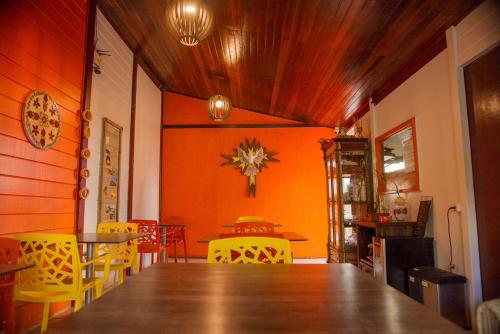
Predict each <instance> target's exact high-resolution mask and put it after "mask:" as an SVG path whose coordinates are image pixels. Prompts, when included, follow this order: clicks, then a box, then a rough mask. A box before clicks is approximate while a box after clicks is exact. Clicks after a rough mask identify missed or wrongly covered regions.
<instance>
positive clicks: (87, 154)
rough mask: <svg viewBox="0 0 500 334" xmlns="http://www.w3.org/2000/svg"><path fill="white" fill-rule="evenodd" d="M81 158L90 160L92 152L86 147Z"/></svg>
mask: <svg viewBox="0 0 500 334" xmlns="http://www.w3.org/2000/svg"><path fill="white" fill-rule="evenodd" d="M80 156H81V157H82V158H83V159H88V158H90V150H89V149H88V148H87V147H85V148H82V152H81V153H80Z"/></svg>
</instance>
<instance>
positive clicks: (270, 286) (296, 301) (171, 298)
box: [48, 264, 467, 334]
mask: <svg viewBox="0 0 500 334" xmlns="http://www.w3.org/2000/svg"><path fill="white" fill-rule="evenodd" d="M161 331H168V332H169V333H256V332H260V333H261V332H268V333H278V332H279V333H291V332H295V333H303V332H307V333H311V332H315V333H318V332H321V333H327V332H332V333H333V332H334V333H338V334H346V333H363V334H365V333H432V334H438V333H443V334H444V333H446V334H452V333H467V332H465V331H463V330H462V329H461V328H459V327H458V326H456V325H455V324H453V323H451V322H449V321H448V320H446V319H444V318H441V317H440V316H439V315H438V314H437V313H434V312H433V311H431V310H430V309H429V308H427V307H425V306H423V305H421V304H419V303H417V302H416V301H414V300H412V299H410V298H409V297H407V296H405V295H403V294H401V293H400V292H398V291H397V290H395V289H393V288H391V287H389V286H387V285H384V284H380V283H377V282H375V281H373V280H372V279H370V278H369V277H368V276H367V275H366V274H365V273H362V272H361V271H360V270H359V269H357V268H356V267H354V266H352V265H350V264H332V265H327V264H323V265H312V264H305V265H299V264H294V265H228V264H154V265H153V266H151V267H150V268H148V269H145V270H144V271H143V272H141V274H139V275H136V276H133V277H130V278H127V279H126V280H125V283H124V284H122V285H121V286H119V287H117V288H115V289H114V290H112V291H110V292H109V293H107V294H105V295H104V296H103V297H102V298H100V299H99V300H97V301H95V302H94V303H93V304H91V305H88V306H86V307H84V308H83V309H82V310H80V311H79V312H77V313H74V314H72V315H71V316H69V317H68V318H66V319H64V320H62V321H59V322H56V323H54V324H50V326H49V329H48V333H125V334H126V333H159V332H161Z"/></svg>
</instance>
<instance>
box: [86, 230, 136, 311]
mask: <svg viewBox="0 0 500 334" xmlns="http://www.w3.org/2000/svg"><path fill="white" fill-rule="evenodd" d="M143 236H144V233H79V234H77V235H76V240H77V242H78V243H79V244H85V245H86V251H87V259H88V260H89V261H91V260H93V259H94V247H93V245H94V244H121V243H123V242H126V241H130V240H134V239H138V238H140V237H143ZM85 277H89V278H93V277H94V264H93V263H91V264H89V265H88V266H87V268H86V269H85ZM92 290H93V289H89V290H87V292H85V302H86V303H87V304H90V303H91V302H92V298H93V291H92Z"/></svg>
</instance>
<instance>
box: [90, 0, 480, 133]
mask: <svg viewBox="0 0 500 334" xmlns="http://www.w3.org/2000/svg"><path fill="white" fill-rule="evenodd" d="M207 1H208V3H209V5H210V6H212V8H213V10H214V13H215V27H214V30H213V32H212V34H211V35H210V36H209V37H208V38H207V39H206V40H205V41H203V42H202V43H201V44H200V45H199V46H197V47H192V48H189V47H185V46H182V45H180V44H179V43H178V42H177V41H175V39H174V38H173V37H172V36H170V35H169V33H168V31H167V29H166V23H165V20H164V16H165V13H164V11H165V6H166V2H165V1H164V0H141V1H138V0H100V7H101V8H102V9H103V12H105V13H106V16H107V17H108V18H110V19H111V20H112V21H114V23H113V25H114V26H115V27H116V28H117V29H118V30H120V34H121V35H122V36H123V37H124V38H125V39H126V42H127V44H128V45H129V46H130V45H132V46H133V50H135V49H138V50H139V51H140V54H141V55H142V57H141V58H142V59H143V60H144V62H146V63H149V64H151V67H152V68H153V69H154V72H155V73H157V77H158V78H159V80H160V81H161V82H162V84H163V86H164V87H166V88H167V89H168V90H170V91H173V92H176V93H181V94H184V95H188V96H195V97H199V98H204V99H206V98H208V97H209V96H210V95H213V94H215V93H223V94H226V95H228V96H229V97H230V98H231V100H232V102H233V105H235V106H238V107H241V108H246V109H249V110H255V111H259V112H261V113H266V114H271V115H275V116H279V117H283V118H288V119H294V120H298V121H302V122H306V123H307V124H317V125H325V126H336V125H339V124H342V123H345V122H348V123H349V122H351V123H352V119H353V117H359V116H360V115H361V114H362V113H363V112H366V110H368V100H369V98H370V97H372V96H373V97H374V100H375V101H380V99H381V98H383V97H384V96H386V95H387V94H388V93H389V92H390V91H392V90H393V89H395V88H396V87H397V86H398V85H399V84H400V83H401V82H402V81H401V80H404V79H406V78H408V77H409V76H410V75H412V74H413V73H415V71H416V70H418V69H419V68H420V67H421V66H423V64H425V62H427V61H429V60H430V59H431V58H430V57H432V56H433V55H436V54H437V53H438V52H439V51H440V50H442V41H443V39H444V34H445V30H446V29H447V28H448V27H449V26H450V25H452V24H456V23H458V21H459V20H460V19H461V18H463V17H464V16H465V15H466V14H467V13H469V12H470V11H471V10H472V9H473V8H474V7H475V6H476V5H477V4H478V3H480V2H481V1H480V0H463V1H435V0H378V1H358V0H335V1H333V0H207ZM221 76H222V80H221Z"/></svg>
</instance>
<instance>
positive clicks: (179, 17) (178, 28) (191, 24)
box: [165, 0, 214, 46]
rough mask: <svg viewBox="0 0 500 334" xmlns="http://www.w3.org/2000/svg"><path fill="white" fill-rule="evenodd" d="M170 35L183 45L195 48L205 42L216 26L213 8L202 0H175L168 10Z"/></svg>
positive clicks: (168, 6) (166, 15)
mask: <svg viewBox="0 0 500 334" xmlns="http://www.w3.org/2000/svg"><path fill="white" fill-rule="evenodd" d="M165 17H166V20H167V27H168V29H169V31H170V33H171V34H172V35H173V36H174V37H175V38H176V39H177V40H178V41H179V42H180V43H181V44H183V45H187V46H195V45H198V44H199V43H200V42H201V41H202V40H204V39H205V38H206V37H207V36H208V34H209V33H210V31H211V30H212V27H213V25H214V13H213V11H212V8H210V6H208V5H207V4H206V3H205V2H204V1H202V0H174V1H171V2H170V3H169V4H168V5H167V8H166V11H165Z"/></svg>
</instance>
